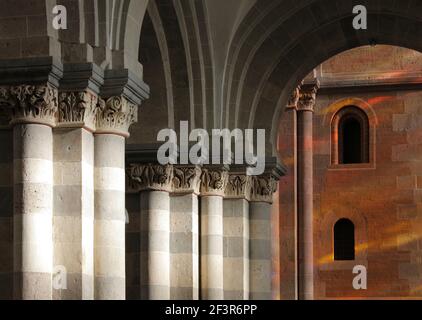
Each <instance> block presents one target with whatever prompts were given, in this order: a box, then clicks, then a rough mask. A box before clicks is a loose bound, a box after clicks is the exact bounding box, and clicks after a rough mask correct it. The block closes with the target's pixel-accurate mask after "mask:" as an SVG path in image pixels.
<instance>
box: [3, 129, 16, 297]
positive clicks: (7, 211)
mask: <svg viewBox="0 0 422 320" xmlns="http://www.w3.org/2000/svg"><path fill="white" fill-rule="evenodd" d="M0 150H1V152H0V300H10V299H12V298H13V132H12V130H10V129H7V130H2V129H0Z"/></svg>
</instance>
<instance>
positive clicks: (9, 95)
mask: <svg viewBox="0 0 422 320" xmlns="http://www.w3.org/2000/svg"><path fill="white" fill-rule="evenodd" d="M0 107H1V108H2V109H3V110H4V112H5V114H6V117H7V118H8V120H9V122H10V124H12V125H13V124H16V123H40V124H46V125H49V126H54V125H55V124H56V118H57V111H58V92H57V89H56V88H54V87H53V86H51V85H50V84H48V83H47V84H43V85H25V84H24V85H19V86H2V87H0Z"/></svg>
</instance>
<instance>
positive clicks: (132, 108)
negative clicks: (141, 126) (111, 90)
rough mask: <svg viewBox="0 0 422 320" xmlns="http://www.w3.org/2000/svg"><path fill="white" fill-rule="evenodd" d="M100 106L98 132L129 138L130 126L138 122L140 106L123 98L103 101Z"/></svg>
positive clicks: (117, 97) (118, 97)
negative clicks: (117, 134) (112, 133)
mask: <svg viewBox="0 0 422 320" xmlns="http://www.w3.org/2000/svg"><path fill="white" fill-rule="evenodd" d="M100 100H102V99H100ZM99 104H100V109H101V112H100V113H99V114H98V116H97V121H96V122H97V131H98V132H115V133H119V134H122V135H125V136H128V135H129V128H130V126H131V125H132V124H134V123H135V122H137V121H138V106H137V105H136V104H133V103H132V102H130V101H128V100H127V99H126V98H124V97H122V96H115V97H111V98H109V99H107V100H106V101H104V100H102V101H100V102H99Z"/></svg>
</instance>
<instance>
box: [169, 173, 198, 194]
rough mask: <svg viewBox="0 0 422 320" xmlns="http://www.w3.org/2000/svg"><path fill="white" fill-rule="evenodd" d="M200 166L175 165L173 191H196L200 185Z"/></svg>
mask: <svg viewBox="0 0 422 320" xmlns="http://www.w3.org/2000/svg"><path fill="white" fill-rule="evenodd" d="M200 178H201V168H200V167H198V166H175V167H174V176H173V192H175V193H191V192H192V193H196V194H198V193H199V191H200V186H201V180H200Z"/></svg>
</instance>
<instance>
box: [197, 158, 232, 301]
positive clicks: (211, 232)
mask: <svg viewBox="0 0 422 320" xmlns="http://www.w3.org/2000/svg"><path fill="white" fill-rule="evenodd" d="M227 181H228V168H227V167H225V166H224V167H217V166H207V167H206V168H204V169H203V170H202V175H201V205H200V207H201V210H200V215H201V216H200V225H201V227H200V230H201V247H200V253H201V299H204V300H221V299H223V298H224V289H223V288H224V281H223V275H224V263H223V197H224V191H225V189H226V185H227Z"/></svg>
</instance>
